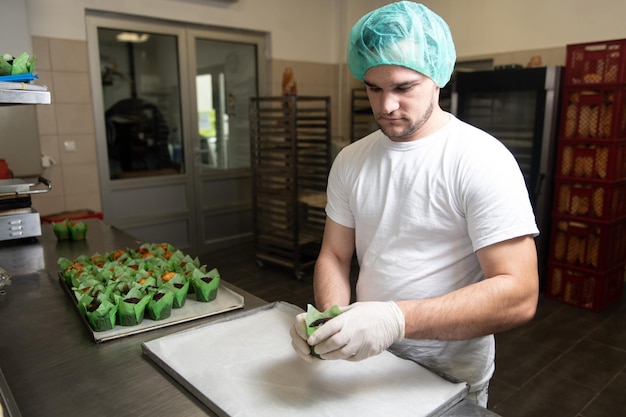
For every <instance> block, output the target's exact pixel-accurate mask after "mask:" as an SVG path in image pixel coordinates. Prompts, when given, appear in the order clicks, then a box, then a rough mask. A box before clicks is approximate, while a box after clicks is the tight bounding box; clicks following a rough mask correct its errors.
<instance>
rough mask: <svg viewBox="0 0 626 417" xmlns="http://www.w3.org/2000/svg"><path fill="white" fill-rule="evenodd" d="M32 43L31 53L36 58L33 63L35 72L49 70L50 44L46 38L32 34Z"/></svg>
mask: <svg viewBox="0 0 626 417" xmlns="http://www.w3.org/2000/svg"><path fill="white" fill-rule="evenodd" d="M31 42H32V45H33V55H35V57H36V58H37V62H36V63H35V72H40V71H44V70H49V69H50V68H51V66H50V44H49V42H48V38H42V37H40V36H33V37H32V39H31Z"/></svg>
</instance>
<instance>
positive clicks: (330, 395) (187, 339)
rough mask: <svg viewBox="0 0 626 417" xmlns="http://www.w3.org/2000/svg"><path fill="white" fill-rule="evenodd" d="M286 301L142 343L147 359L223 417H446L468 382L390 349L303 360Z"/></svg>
mask: <svg viewBox="0 0 626 417" xmlns="http://www.w3.org/2000/svg"><path fill="white" fill-rule="evenodd" d="M300 312H302V310H301V309H299V308H298V307H295V306H293V305H290V304H286V303H283V302H278V303H273V304H269V305H268V306H266V307H262V308H258V309H254V310H250V311H246V312H243V313H239V314H236V315H234V316H230V317H228V318H225V319H223V320H219V321H216V322H212V323H208V324H206V325H202V326H198V327H195V328H192V329H188V330H185V331H181V332H178V333H174V334H171V335H168V336H164V337H161V338H158V339H155V340H152V341H149V342H145V343H143V344H142V349H143V352H144V354H146V355H147V356H148V357H150V358H151V359H152V360H153V361H154V362H156V363H157V364H158V365H159V366H160V367H161V368H163V369H164V370H165V371H166V372H167V373H168V374H170V375H171V376H172V377H173V378H174V379H176V380H177V381H178V382H179V383H180V384H181V385H183V386H184V387H185V388H186V389H187V390H188V391H189V392H191V393H192V394H193V395H194V396H196V397H197V398H198V399H199V400H200V401H202V402H203V403H204V404H205V405H206V406H207V407H209V408H210V409H211V410H212V411H214V412H215V413H216V414H217V415H219V416H254V417H282V416H285V417H287V416H288V417H293V416H295V415H297V416H299V417H307V416H311V417H319V416H342V415H346V416H349V415H356V416H360V417H362V416H380V415H388V416H394V417H402V416H411V417H420V416H439V415H441V414H442V413H444V412H445V411H446V410H448V409H449V408H450V407H452V406H453V405H455V404H456V403H458V402H459V401H460V400H461V399H463V398H464V397H465V395H466V393H467V384H465V383H454V382H450V381H447V380H445V379H443V378H441V377H440V376H438V375H436V374H434V373H432V372H430V371H429V370H427V369H425V368H423V367H421V366H420V365H418V364H416V363H414V362H411V361H407V360H404V359H401V358H399V357H397V356H395V355H393V354H392V353H390V352H383V353H382V354H380V355H377V356H374V357H371V358H368V359H366V360H364V361H360V362H349V361H316V362H315V363H312V364H309V363H306V362H305V361H303V360H302V359H300V358H299V357H298V356H297V355H296V353H295V352H294V351H293V348H292V347H291V339H290V336H289V328H290V326H291V324H292V322H293V318H294V315H296V314H298V313H300Z"/></svg>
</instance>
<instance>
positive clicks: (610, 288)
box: [545, 262, 624, 311]
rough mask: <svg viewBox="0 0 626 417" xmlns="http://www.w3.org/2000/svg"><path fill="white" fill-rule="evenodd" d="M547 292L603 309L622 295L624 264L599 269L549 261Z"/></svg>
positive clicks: (582, 305)
mask: <svg viewBox="0 0 626 417" xmlns="http://www.w3.org/2000/svg"><path fill="white" fill-rule="evenodd" d="M545 292H546V295H547V296H548V297H549V298H551V299H553V300H557V301H562V302H565V303H568V304H571V305H574V306H576V307H581V308H585V309H587V310H592V311H602V310H604V309H605V308H607V307H609V306H610V305H611V304H613V303H614V302H616V301H618V300H620V299H621V298H622V296H623V293H624V264H621V265H619V266H617V267H615V268H613V269H612V270H610V271H608V272H604V273H598V272H593V271H587V270H584V269H579V268H572V267H570V266H567V265H562V264H559V263H556V262H550V263H549V264H548V283H547V286H546V290H545Z"/></svg>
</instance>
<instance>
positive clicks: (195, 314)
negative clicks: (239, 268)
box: [59, 274, 244, 343]
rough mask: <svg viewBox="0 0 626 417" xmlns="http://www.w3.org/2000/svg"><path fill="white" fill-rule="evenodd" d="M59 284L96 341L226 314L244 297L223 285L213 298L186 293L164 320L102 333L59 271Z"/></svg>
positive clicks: (148, 320) (115, 328)
mask: <svg viewBox="0 0 626 417" xmlns="http://www.w3.org/2000/svg"><path fill="white" fill-rule="evenodd" d="M59 280H60V281H61V286H62V287H63V288H64V289H65V292H66V293H67V295H68V296H69V297H70V299H71V300H72V302H73V304H74V306H75V307H76V312H77V313H78V314H79V315H80V317H81V318H82V320H83V323H84V324H85V326H87V328H88V329H89V331H90V332H91V334H92V336H93V340H94V341H95V342H96V343H101V342H106V341H109V340H114V339H119V338H121V337H126V336H131V335H134V334H138V333H145V332H148V331H150V330H155V329H160V328H163V327H168V326H173V325H175V324H179V323H185V322H188V321H192V320H197V319H201V318H204V317H209V316H213V315H216V314H221V313H225V312H227V311H232V310H237V309H241V308H243V307H244V297H243V295H241V294H239V293H238V292H236V291H233V290H231V289H230V288H226V287H225V286H223V285H220V287H219V288H218V290H217V297H216V298H215V300H213V301H209V302H202V301H196V299H195V297H196V296H195V294H187V300H186V301H185V305H184V306H183V307H182V308H173V309H172V314H171V315H170V316H169V317H168V318H166V319H163V320H158V321H155V320H151V319H149V318H147V317H145V318H144V319H143V321H142V322H141V323H139V324H138V325H136V326H120V325H116V326H115V327H114V328H113V329H111V330H107V331H104V332H95V331H93V329H92V328H91V326H90V325H89V322H88V321H87V318H86V317H85V316H84V315H83V314H82V313H81V311H80V310H79V309H78V306H77V305H76V297H75V296H74V292H73V291H72V289H71V288H69V287H68V286H67V284H66V283H65V280H64V279H63V277H62V276H61V275H60V274H59Z"/></svg>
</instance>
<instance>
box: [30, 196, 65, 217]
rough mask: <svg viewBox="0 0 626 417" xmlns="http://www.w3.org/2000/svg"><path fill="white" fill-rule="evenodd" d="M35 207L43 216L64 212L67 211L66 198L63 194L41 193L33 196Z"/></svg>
mask: <svg viewBox="0 0 626 417" xmlns="http://www.w3.org/2000/svg"><path fill="white" fill-rule="evenodd" d="M33 208H34V209H35V210H37V211H38V212H39V214H40V215H41V216H49V215H50V214H56V213H62V212H64V211H65V198H64V197H63V196H52V195H49V194H39V195H37V196H35V197H33Z"/></svg>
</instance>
